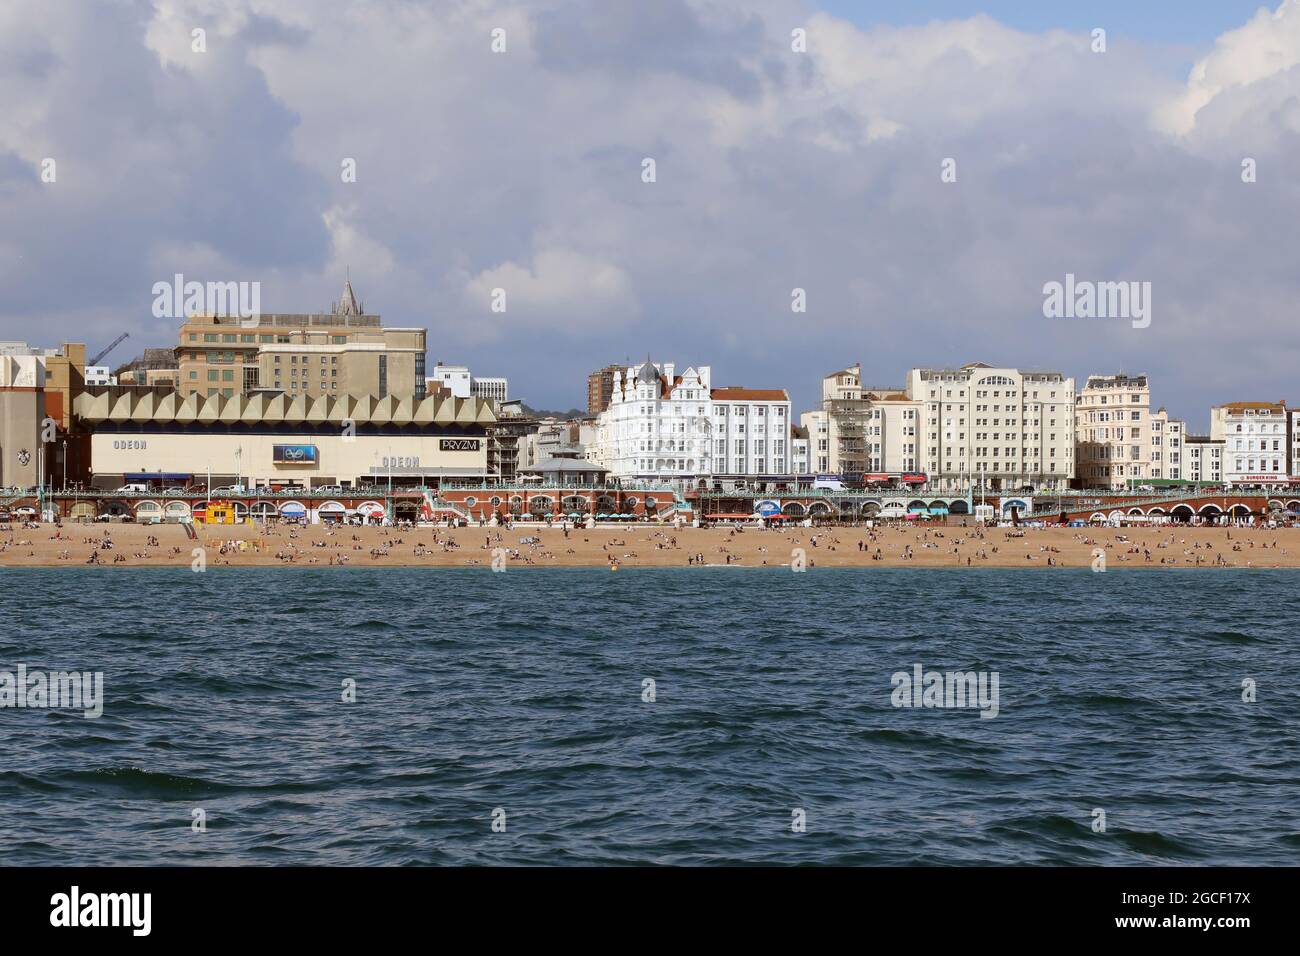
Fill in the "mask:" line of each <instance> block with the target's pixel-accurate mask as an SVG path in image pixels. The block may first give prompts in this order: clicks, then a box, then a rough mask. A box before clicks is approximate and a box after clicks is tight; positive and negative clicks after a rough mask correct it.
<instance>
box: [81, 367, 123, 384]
mask: <svg viewBox="0 0 1300 956" xmlns="http://www.w3.org/2000/svg"><path fill="white" fill-rule="evenodd" d="M86 384H87V385H116V384H117V376H116V375H112V374H110V373H109V368H108V366H107V365H87V366H86Z"/></svg>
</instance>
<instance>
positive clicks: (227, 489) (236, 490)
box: [208, 485, 244, 497]
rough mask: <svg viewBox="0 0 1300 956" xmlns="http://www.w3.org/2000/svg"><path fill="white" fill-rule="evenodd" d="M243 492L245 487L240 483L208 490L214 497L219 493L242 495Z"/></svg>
mask: <svg viewBox="0 0 1300 956" xmlns="http://www.w3.org/2000/svg"><path fill="white" fill-rule="evenodd" d="M243 493H244V489H243V488H241V487H240V486H239V485H222V486H221V487H220V488H213V489H212V490H211V491H209V492H208V494H209V495H211V496H213V497H216V496H217V495H242V494H243Z"/></svg>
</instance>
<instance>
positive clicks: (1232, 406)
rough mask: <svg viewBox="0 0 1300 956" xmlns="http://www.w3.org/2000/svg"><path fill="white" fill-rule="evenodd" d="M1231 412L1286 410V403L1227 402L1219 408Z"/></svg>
mask: <svg viewBox="0 0 1300 956" xmlns="http://www.w3.org/2000/svg"><path fill="white" fill-rule="evenodd" d="M1219 407H1220V408H1226V409H1229V410H1243V409H1247V408H1271V409H1273V410H1274V411H1277V410H1280V409H1284V408H1286V402H1225V403H1224V404H1222V405H1220V406H1219Z"/></svg>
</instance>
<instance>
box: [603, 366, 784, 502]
mask: <svg viewBox="0 0 1300 956" xmlns="http://www.w3.org/2000/svg"><path fill="white" fill-rule="evenodd" d="M790 425H791V422H790V396H789V395H788V394H787V393H786V392H785V390H784V389H776V388H772V389H754V388H738V387H728V388H715V387H714V386H713V382H712V370H711V369H710V367H709V366H707V365H701V366H698V367H692V368H688V369H686V370H685V371H684V372H683V373H682V374H681V375H677V374H676V367H675V365H674V364H673V363H672V362H665V363H663V364H662V365H656V364H654V363H652V362H646V363H645V364H643V365H641V366H639V367H638V366H632V367H629V368H627V369H624V370H621V371H618V372H615V373H614V392H613V396H612V398H611V399H610V403H609V407H608V408H607V409H605V411H603V412H601V414H600V417H599V419H598V420H597V423H596V440H595V442H594V443H593V444H592V445H591V447H590V448H589V449H588V451H587V457H588V458H589V459H591V460H593V461H596V462H598V463H599V464H601V465H604V466H605V467H606V468H608V469H609V477H610V478H622V479H630V480H636V479H644V480H652V481H665V480H666V481H673V482H676V483H679V484H689V483H692V482H698V481H700V480H705V479H733V480H739V479H744V480H781V479H788V478H789V477H790V475H791V471H792V460H791V440H792V437H791V431H790Z"/></svg>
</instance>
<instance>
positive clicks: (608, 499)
mask: <svg viewBox="0 0 1300 956" xmlns="http://www.w3.org/2000/svg"><path fill="white" fill-rule="evenodd" d="M596 510H597V511H599V512H600V513H601V514H609V513H610V512H611V511H616V510H617V509H616V508H615V506H614V496H613V495H601V496H600V497H598V498H597V499H596Z"/></svg>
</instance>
